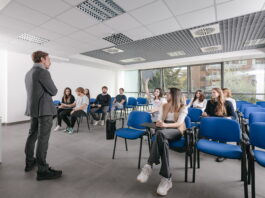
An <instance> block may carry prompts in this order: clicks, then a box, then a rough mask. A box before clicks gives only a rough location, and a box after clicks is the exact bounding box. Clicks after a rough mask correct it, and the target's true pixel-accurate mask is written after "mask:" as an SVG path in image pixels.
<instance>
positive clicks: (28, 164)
mask: <svg viewBox="0 0 265 198" xmlns="http://www.w3.org/2000/svg"><path fill="white" fill-rule="evenodd" d="M36 165H37V160H36V159H35V158H34V160H33V162H32V163H26V166H25V169H24V170H25V172H29V171H32V170H33V169H34V168H35V166H36Z"/></svg>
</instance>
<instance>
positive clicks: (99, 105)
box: [90, 86, 111, 126]
mask: <svg viewBox="0 0 265 198" xmlns="http://www.w3.org/2000/svg"><path fill="white" fill-rule="evenodd" d="M107 92H108V87H106V86H103V87H102V93H101V94H99V95H98V96H97V98H96V100H95V102H94V103H93V104H92V105H91V107H92V109H91V111H90V112H91V115H92V117H93V119H94V125H97V124H98V123H99V124H100V125H102V126H103V125H104V121H105V116H106V113H107V112H108V110H109V105H110V103H111V97H110V95H109V94H108V93H107ZM98 110H102V116H101V119H100V118H99V116H98V115H97V111H98ZM99 121H100V122H99Z"/></svg>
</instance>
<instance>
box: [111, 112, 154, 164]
mask: <svg viewBox="0 0 265 198" xmlns="http://www.w3.org/2000/svg"><path fill="white" fill-rule="evenodd" d="M151 122H152V120H151V115H150V113H147V112H142V111H132V112H131V113H130V114H129V118H128V122H127V125H128V128H124V127H123V126H122V128H121V129H118V130H116V131H115V141H114V148H113V155H112V159H114V157H115V150H116V143H117V137H120V138H123V139H125V147H126V151H128V146H127V139H129V140H136V139H140V151H139V159H138V169H140V165H141V155H142V143H143V136H144V135H147V137H148V145H150V139H149V135H148V132H147V130H146V127H143V126H141V125H142V124H143V123H151ZM149 149H150V148H149Z"/></svg>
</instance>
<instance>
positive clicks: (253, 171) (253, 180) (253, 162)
mask: <svg viewBox="0 0 265 198" xmlns="http://www.w3.org/2000/svg"><path fill="white" fill-rule="evenodd" d="M251 195H252V198H255V197H256V189H255V161H254V159H253V160H251Z"/></svg>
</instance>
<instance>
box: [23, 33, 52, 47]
mask: <svg viewBox="0 0 265 198" xmlns="http://www.w3.org/2000/svg"><path fill="white" fill-rule="evenodd" d="M18 39H20V40H24V41H28V42H31V43H36V44H39V45H41V44H44V43H47V42H49V41H50V40H48V39H45V38H41V37H38V36H34V35H30V34H26V33H24V34H21V35H20V36H19V37H18Z"/></svg>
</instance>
